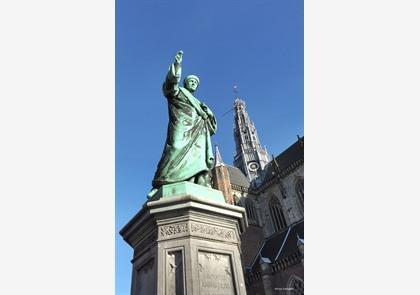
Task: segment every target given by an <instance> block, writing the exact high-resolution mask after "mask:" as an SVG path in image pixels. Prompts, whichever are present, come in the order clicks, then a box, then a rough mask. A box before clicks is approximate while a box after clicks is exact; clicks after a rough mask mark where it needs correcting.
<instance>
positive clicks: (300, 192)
mask: <svg viewBox="0 0 420 295" xmlns="http://www.w3.org/2000/svg"><path fill="white" fill-rule="evenodd" d="M295 190H296V195H297V198H298V200H299V205H300V206H301V207H302V211H303V204H304V194H303V179H299V180H298V181H297V182H296V187H295Z"/></svg>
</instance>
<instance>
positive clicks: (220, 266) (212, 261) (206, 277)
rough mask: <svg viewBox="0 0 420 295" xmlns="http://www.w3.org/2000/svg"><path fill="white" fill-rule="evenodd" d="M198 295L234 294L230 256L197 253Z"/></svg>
mask: <svg viewBox="0 0 420 295" xmlns="http://www.w3.org/2000/svg"><path fill="white" fill-rule="evenodd" d="M198 278H199V285H200V295H234V294H236V290H235V286H234V278H233V272H232V263H231V257H230V255H226V254H219V253H211V252H204V251H199V252H198Z"/></svg>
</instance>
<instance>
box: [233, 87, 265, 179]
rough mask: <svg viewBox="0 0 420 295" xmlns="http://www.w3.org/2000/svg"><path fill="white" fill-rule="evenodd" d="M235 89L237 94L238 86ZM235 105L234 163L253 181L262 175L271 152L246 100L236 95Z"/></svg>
mask: <svg viewBox="0 0 420 295" xmlns="http://www.w3.org/2000/svg"><path fill="white" fill-rule="evenodd" d="M235 90H236V91H235ZM234 91H235V94H237V87H236V88H234ZM233 106H234V109H235V118H234V121H235V123H234V130H233V134H234V138H235V145H236V155H235V157H234V161H233V165H234V166H235V167H238V168H239V169H240V170H241V171H242V172H243V173H244V174H245V175H246V176H247V178H248V180H249V181H253V180H256V179H257V178H258V176H260V174H261V172H262V170H263V169H264V167H265V166H266V165H267V164H268V162H269V161H270V158H269V154H268V152H267V150H266V149H265V148H263V147H262V145H261V143H260V139H259V137H258V133H257V129H256V128H255V125H254V122H252V121H251V119H250V117H249V115H248V112H247V111H246V104H245V101H243V100H242V99H240V98H239V96H237V95H235V102H234V104H233Z"/></svg>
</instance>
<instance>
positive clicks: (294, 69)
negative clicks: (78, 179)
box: [116, 0, 304, 295]
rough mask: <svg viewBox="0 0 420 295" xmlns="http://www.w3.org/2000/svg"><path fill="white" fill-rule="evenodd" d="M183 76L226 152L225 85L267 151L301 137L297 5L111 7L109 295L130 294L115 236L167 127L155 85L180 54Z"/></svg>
mask: <svg viewBox="0 0 420 295" xmlns="http://www.w3.org/2000/svg"><path fill="white" fill-rule="evenodd" d="M180 49H182V50H183V51H184V57H183V76H186V75H188V74H195V75H198V76H199V77H200V80H201V84H200V86H199V88H198V90H197V92H196V96H197V97H198V98H199V99H200V100H201V101H203V102H205V103H206V104H207V105H208V106H209V107H210V108H211V109H212V111H213V112H214V113H215V115H216V117H217V119H218V133H217V134H216V135H215V136H213V144H216V143H217V144H218V145H219V148H220V151H221V154H222V157H223V159H224V161H225V162H226V163H229V164H231V163H232V161H233V156H234V150H235V146H234V140H233V129H232V126H233V113H232V112H230V113H228V114H226V115H224V116H222V115H223V114H225V113H226V112H227V111H228V110H229V109H231V108H232V103H233V99H234V94H233V85H234V84H237V85H238V86H239V96H240V97H241V98H242V99H244V100H245V101H246V104H247V110H248V112H249V114H250V116H251V119H252V120H253V121H254V123H255V125H256V127H257V130H258V132H259V136H260V140H261V143H262V144H263V145H266V146H267V149H268V151H269V153H270V154H275V155H277V154H279V153H280V152H282V151H283V150H284V149H285V148H287V147H288V146H289V145H291V144H292V143H293V142H294V141H295V140H296V135H297V134H299V135H300V136H302V135H304V132H303V1H302V0H281V1H279V0H247V1H239V0H238V1H218V0H217V1H170V0H167V1H162V0H155V1H151V0H148V1H145V0H137V1H134V0H126V1H116V294H118V295H122V294H129V293H130V284H131V263H130V260H131V257H132V249H131V248H130V247H129V246H128V244H126V243H125V242H124V241H123V240H122V238H121V237H120V236H119V235H118V231H119V230H120V229H121V228H122V227H123V226H124V225H125V224H126V223H127V222H128V221H129V220H130V218H131V217H132V216H133V215H134V214H135V213H137V211H138V210H139V209H140V208H141V206H142V205H143V203H144V202H145V200H146V194H147V192H148V191H149V190H150V188H151V181H152V178H153V175H154V172H155V169H156V165H157V163H158V161H159V159H160V156H161V153H162V149H163V144H164V142H165V138H166V129H167V122H168V118H167V116H168V114H167V104H166V99H165V98H164V96H163V95H162V92H161V85H162V83H163V80H164V77H165V74H166V71H167V69H168V66H169V64H170V63H171V62H172V61H173V58H174V56H175V54H176V53H177V51H178V50H180Z"/></svg>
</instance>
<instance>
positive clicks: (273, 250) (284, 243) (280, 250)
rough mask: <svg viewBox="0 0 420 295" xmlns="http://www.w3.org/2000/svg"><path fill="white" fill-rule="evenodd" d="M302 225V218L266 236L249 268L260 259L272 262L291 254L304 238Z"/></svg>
mask: <svg viewBox="0 0 420 295" xmlns="http://www.w3.org/2000/svg"><path fill="white" fill-rule="evenodd" d="M303 227H304V222H303V219H302V220H300V221H298V222H295V223H293V224H291V225H289V226H288V227H287V228H285V229H283V230H282V231H280V232H277V233H275V234H273V235H272V236H271V237H269V238H267V239H266V240H265V241H264V243H263V244H262V246H261V248H260V250H259V251H258V253H257V255H256V256H255V258H254V260H253V262H252V265H251V266H250V268H251V269H253V268H255V267H256V266H257V265H258V264H259V263H260V260H262V261H265V262H268V263H274V262H275V261H277V260H281V259H283V258H285V257H287V256H289V255H291V254H293V253H294V252H295V251H296V250H297V247H298V242H299V243H302V241H303V239H304V236H303Z"/></svg>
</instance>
